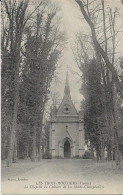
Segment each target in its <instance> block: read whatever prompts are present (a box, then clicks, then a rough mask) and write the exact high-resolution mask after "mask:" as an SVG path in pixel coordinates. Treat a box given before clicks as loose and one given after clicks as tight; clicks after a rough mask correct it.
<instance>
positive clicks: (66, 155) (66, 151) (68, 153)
mask: <svg viewBox="0 0 123 195" xmlns="http://www.w3.org/2000/svg"><path fill="white" fill-rule="evenodd" d="M70 157H71V148H70V142H69V141H68V140H67V141H66V142H65V143H64V158H70Z"/></svg>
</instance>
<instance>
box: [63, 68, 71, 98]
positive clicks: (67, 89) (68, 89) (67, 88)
mask: <svg viewBox="0 0 123 195" xmlns="http://www.w3.org/2000/svg"><path fill="white" fill-rule="evenodd" d="M64 93H65V94H66V95H70V87H69V78H68V72H67V74H66V82H65V89H64Z"/></svg>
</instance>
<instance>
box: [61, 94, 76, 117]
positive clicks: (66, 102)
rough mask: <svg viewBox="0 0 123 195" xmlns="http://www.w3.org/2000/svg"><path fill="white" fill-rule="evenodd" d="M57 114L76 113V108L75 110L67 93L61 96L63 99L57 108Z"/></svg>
mask: <svg viewBox="0 0 123 195" xmlns="http://www.w3.org/2000/svg"><path fill="white" fill-rule="evenodd" d="M58 115H60V116H61V115H62V116H63V115H65V116H66V115H69V116H71V115H78V114H77V110H76V108H75V106H74V104H73V102H72V100H71V97H70V95H67V94H65V95H64V98H63V100H62V102H61V104H60V106H59V108H58V112H57V116H58Z"/></svg>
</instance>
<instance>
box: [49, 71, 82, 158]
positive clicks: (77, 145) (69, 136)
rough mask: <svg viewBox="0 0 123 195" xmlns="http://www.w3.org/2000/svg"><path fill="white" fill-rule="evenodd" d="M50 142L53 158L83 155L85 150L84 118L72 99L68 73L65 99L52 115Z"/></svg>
mask: <svg viewBox="0 0 123 195" xmlns="http://www.w3.org/2000/svg"><path fill="white" fill-rule="evenodd" d="M49 142H50V143H49V146H50V154H51V155H52V158H56V157H57V158H73V157H75V158H77V157H82V155H83V154H84V151H85V149H84V145H85V139H84V128H83V119H82V118H81V117H80V116H79V114H78V112H77V110H76V108H75V106H74V104H73V102H72V100H71V95H70V87H69V80H68V73H67V75H66V83H65V89H64V97H63V100H62V102H61V104H60V106H59V108H58V111H57V113H56V115H52V119H51V126H50V140H49Z"/></svg>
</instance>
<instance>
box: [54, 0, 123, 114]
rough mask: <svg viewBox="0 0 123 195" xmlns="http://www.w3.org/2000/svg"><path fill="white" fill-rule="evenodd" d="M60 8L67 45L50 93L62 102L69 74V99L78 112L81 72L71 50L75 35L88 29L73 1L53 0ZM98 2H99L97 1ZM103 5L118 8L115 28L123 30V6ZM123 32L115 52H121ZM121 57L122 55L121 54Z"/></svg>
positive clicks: (114, 1) (115, 0) (115, 1)
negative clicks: (120, 16)
mask: <svg viewBox="0 0 123 195" xmlns="http://www.w3.org/2000/svg"><path fill="white" fill-rule="evenodd" d="M54 1H56V2H57V3H58V5H59V6H60V8H61V10H60V12H61V13H60V14H61V18H62V20H61V26H62V29H63V30H64V31H65V33H66V35H67V44H66V45H65V49H64V50H63V54H62V57H61V58H60V59H59V62H58V68H57V70H56V73H57V75H58V77H59V82H55V83H54V82H53V84H52V85H51V91H52V92H53V91H56V93H57V94H58V98H59V102H60V101H61V100H62V98H63V95H64V86H65V77H66V72H67V71H68V74H69V83H70V90H71V98H72V100H73V103H74V104H75V107H76V109H77V110H78V111H79V109H80V102H81V101H82V100H83V98H84V97H83V95H82V94H80V92H79V89H80V87H81V78H80V76H81V72H80V70H79V68H78V67H77V63H76V61H75V59H74V55H73V51H72V50H73V49H74V46H75V41H76V36H75V35H76V34H77V33H78V32H80V31H81V33H82V34H88V33H89V32H90V29H89V27H88V24H87V23H86V21H85V20H84V18H83V17H82V14H81V12H80V9H79V6H78V5H77V3H76V2H75V0H54ZM97 2H99V0H97ZM105 5H106V6H107V5H109V6H110V7H111V8H112V9H114V8H115V7H116V6H117V7H118V8H119V12H121V13H122V14H121V15H122V18H121V20H119V21H118V24H117V26H122V30H123V9H122V8H123V5H122V4H121V2H120V1H119V0H105ZM122 35H123V32H122V34H120V36H119V40H120V41H119V43H118V48H117V50H118V51H119V52H121V51H122V52H123V49H122V46H123V36H122ZM118 55H119V54H118ZM122 55H123V53H122Z"/></svg>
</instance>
